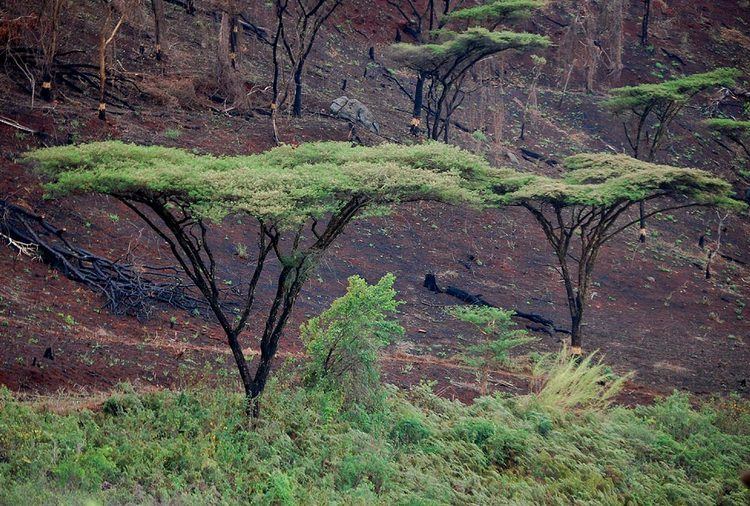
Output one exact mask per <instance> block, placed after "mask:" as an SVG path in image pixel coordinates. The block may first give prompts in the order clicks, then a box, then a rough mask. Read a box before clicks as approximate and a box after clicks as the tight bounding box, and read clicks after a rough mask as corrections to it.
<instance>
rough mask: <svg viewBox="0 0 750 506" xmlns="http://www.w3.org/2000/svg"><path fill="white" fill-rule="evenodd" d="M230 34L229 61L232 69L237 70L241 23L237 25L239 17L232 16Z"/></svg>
mask: <svg viewBox="0 0 750 506" xmlns="http://www.w3.org/2000/svg"><path fill="white" fill-rule="evenodd" d="M229 25H230V28H231V30H230V33H229V60H230V61H231V63H232V68H233V69H235V70H237V48H238V37H239V23H237V16H232V17H231V19H230V20H229Z"/></svg>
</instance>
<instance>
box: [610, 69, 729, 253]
mask: <svg viewBox="0 0 750 506" xmlns="http://www.w3.org/2000/svg"><path fill="white" fill-rule="evenodd" d="M740 74H741V73H740V71H739V70H737V69H733V68H719V69H715V70H712V71H710V72H705V73H702V74H693V75H689V76H685V77H678V78H675V79H670V80H668V81H664V82H661V83H654V84H650V83H649V84H639V85H637V86H625V87H623V88H614V89H612V90H610V94H611V95H612V96H611V97H610V98H609V99H607V100H606V101H605V102H604V105H605V107H607V108H609V109H610V110H611V111H612V112H613V113H614V114H615V115H617V116H621V117H623V123H622V126H623V129H624V131H625V138H626V139H627V142H628V146H629V147H630V151H631V153H632V155H633V157H635V158H637V159H639V160H644V161H647V162H653V161H654V160H655V159H656V154H657V153H658V152H659V149H660V148H661V147H662V145H663V143H664V140H665V139H666V136H667V134H668V133H669V129H670V127H671V125H672V121H673V120H674V119H675V118H676V117H677V115H678V114H679V113H680V112H681V111H682V110H683V109H684V108H685V106H686V105H688V104H689V103H690V101H691V100H692V99H693V98H695V97H696V96H697V95H698V94H699V93H701V92H703V91H706V90H709V89H711V88H715V87H717V86H732V85H734V84H735V79H736V78H737V77H739V76H740ZM640 206H641V207H640V214H641V221H640V234H639V235H640V240H641V242H645V240H646V221H645V218H644V216H645V214H646V211H645V209H644V207H643V206H644V203H641V204H640Z"/></svg>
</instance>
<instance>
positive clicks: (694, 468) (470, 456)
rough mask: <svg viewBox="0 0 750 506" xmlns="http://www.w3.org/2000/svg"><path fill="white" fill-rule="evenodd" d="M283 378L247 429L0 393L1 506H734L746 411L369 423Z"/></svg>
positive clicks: (659, 410)
mask: <svg viewBox="0 0 750 506" xmlns="http://www.w3.org/2000/svg"><path fill="white" fill-rule="evenodd" d="M289 381H290V380H289V379H280V380H276V381H274V382H273V383H272V384H270V385H269V389H268V390H267V393H266V394H265V398H264V401H263V414H262V419H261V420H260V421H259V422H258V423H257V425H256V426H255V427H252V428H251V427H250V426H249V424H248V421H247V419H246V418H245V416H244V414H243V406H242V398H241V396H239V395H236V394H234V393H227V392H223V391H221V390H220V389H219V390H216V389H212V388H206V389H205V390H193V391H187V392H168V391H167V392H158V393H145V394H138V393H136V392H134V391H133V390H132V388H131V387H128V386H122V387H120V388H119V391H118V393H116V394H115V395H113V396H112V397H111V398H109V399H108V400H106V402H104V404H103V406H102V407H101V408H100V409H97V410H95V411H88V410H73V411H71V412H70V413H69V414H64V415H62V414H54V413H52V412H50V411H49V410H44V409H42V408H41V407H40V405H39V403H36V404H30V403H28V402H21V401H19V400H17V399H15V398H14V396H13V394H11V393H10V392H9V391H7V390H0V504H84V503H89V504H120V503H125V502H128V503H139V504H143V503H146V504H153V503H162V502H171V503H177V504H207V503H224V504H231V503H244V504H247V503H253V504H374V503H380V504H405V505H406V504H410V505H427V504H504V503H513V504H566V505H567V504H573V503H579V504H607V505H610V504H624V503H630V504H737V505H746V504H748V501H750V493H749V492H748V491H747V490H744V489H743V488H742V485H741V484H740V483H739V480H738V476H739V473H740V471H741V470H742V469H744V468H747V467H750V404H749V403H747V402H746V401H740V400H738V399H733V398H730V399H716V400H711V401H703V402H701V403H700V405H699V406H692V405H691V400H690V399H689V398H688V397H687V396H686V395H682V394H674V395H673V396H671V397H669V398H668V399H665V400H664V401H661V402H659V403H657V404H656V405H653V406H648V407H639V408H636V409H627V408H623V407H615V408H606V409H604V410H601V409H597V410H585V409H584V410H581V409H578V410H574V411H567V410H561V409H560V408H555V407H550V406H549V403H546V402H539V401H538V400H537V398H536V397H534V396H530V397H515V398H504V397H500V396H495V397H484V398H481V399H479V400H478V401H477V402H475V403H474V404H471V405H464V404H461V403H459V402H453V401H449V400H446V399H443V398H440V397H438V396H436V395H435V394H433V393H432V392H431V391H430V389H429V387H427V386H421V387H419V388H416V389H413V390H411V391H408V392H407V391H403V390H398V389H396V388H395V387H387V388H385V389H384V390H383V392H382V395H381V396H380V400H379V401H378V402H376V403H374V404H369V405H368V406H369V407H368V409H364V408H362V407H359V406H357V405H356V404H355V405H350V406H349V407H344V406H347V405H346V404H342V403H341V402H340V399H338V398H337V397H336V395H335V394H332V393H331V392H328V393H326V392H324V391H322V390H319V389H318V390H310V389H305V388H302V387H298V386H295V385H296V383H294V384H292V383H289Z"/></svg>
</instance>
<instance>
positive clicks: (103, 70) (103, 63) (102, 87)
mask: <svg viewBox="0 0 750 506" xmlns="http://www.w3.org/2000/svg"><path fill="white" fill-rule="evenodd" d="M112 16H113V12H112V10H111V8H110V11H109V12H108V13H107V17H106V20H105V21H104V24H103V25H102V29H101V32H99V119H100V120H102V121H104V120H105V119H106V115H107V113H106V107H107V106H106V104H105V102H104V98H105V96H106V91H107V90H106V88H107V46H109V44H110V43H111V42H112V41H113V40H114V38H115V36H116V35H117V32H118V30H119V29H120V27H121V26H122V23H123V21H125V16H124V15H122V16H120V19H119V20H118V21H117V23H116V24H115V26H114V28H112V31H111V32H109V37H107V33H108V30H107V28H108V27H109V23H110V21H111V20H112Z"/></svg>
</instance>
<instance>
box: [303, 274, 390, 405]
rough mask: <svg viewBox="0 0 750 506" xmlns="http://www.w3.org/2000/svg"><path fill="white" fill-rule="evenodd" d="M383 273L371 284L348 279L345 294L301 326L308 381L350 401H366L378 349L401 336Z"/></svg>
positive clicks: (375, 381)
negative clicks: (307, 356)
mask: <svg viewBox="0 0 750 506" xmlns="http://www.w3.org/2000/svg"><path fill="white" fill-rule="evenodd" d="M394 281H396V277H395V276H394V275H393V274H387V275H385V276H383V278H382V279H381V280H380V281H378V282H377V283H376V284H374V285H368V284H367V282H366V281H365V280H364V279H362V278H361V277H359V276H352V277H350V278H349V286H348V288H347V289H346V295H344V296H343V297H341V298H339V299H336V300H335V301H334V302H333V304H331V307H330V308H329V309H327V310H325V311H324V312H323V313H322V314H321V315H320V316H317V317H315V318H312V319H311V320H309V321H308V322H307V323H305V324H304V325H303V326H302V328H301V329H300V337H301V338H302V341H303V342H304V343H305V348H306V349H307V354H308V355H309V357H310V362H309V363H308V366H307V371H306V372H307V374H306V380H307V382H308V383H309V384H311V385H315V386H320V387H323V388H334V389H336V390H337V391H338V392H341V393H342V394H343V395H344V396H345V397H346V398H348V399H349V400H352V401H357V402H361V401H363V400H366V399H367V398H368V397H369V396H371V395H372V394H373V393H374V392H376V391H377V390H378V385H379V383H380V371H379V370H378V367H377V360H378V354H379V352H380V350H381V349H382V348H383V347H385V346H387V345H388V344H390V343H391V342H392V341H393V339H395V338H398V337H401V336H403V335H404V328H403V327H402V326H401V325H400V324H399V323H398V320H396V319H395V315H396V314H397V313H398V306H399V305H400V304H401V303H400V302H399V301H397V300H396V290H394V289H393V283H394Z"/></svg>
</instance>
